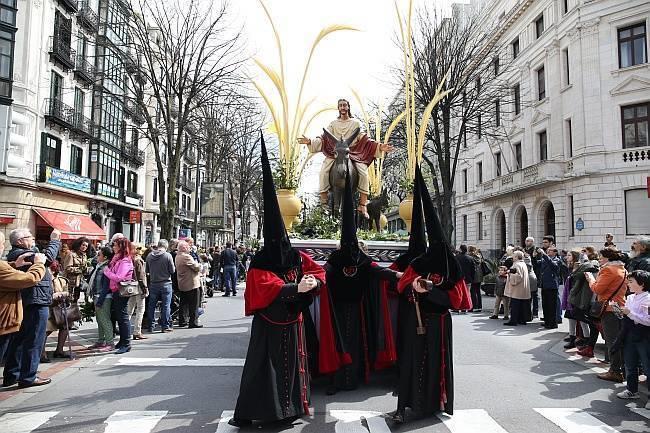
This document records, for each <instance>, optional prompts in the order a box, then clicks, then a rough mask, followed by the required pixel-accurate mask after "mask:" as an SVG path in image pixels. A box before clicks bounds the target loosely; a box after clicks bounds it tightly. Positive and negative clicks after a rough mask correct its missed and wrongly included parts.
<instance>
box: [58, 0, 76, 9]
mask: <svg viewBox="0 0 650 433" xmlns="http://www.w3.org/2000/svg"><path fill="white" fill-rule="evenodd" d="M59 3H61V6H63V7H64V8H65V10H67V11H68V12H77V7H78V6H77V0H59Z"/></svg>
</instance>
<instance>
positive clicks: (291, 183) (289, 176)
mask: <svg viewBox="0 0 650 433" xmlns="http://www.w3.org/2000/svg"><path fill="white" fill-rule="evenodd" d="M295 165H296V164H295V162H291V161H289V162H287V163H284V162H282V161H280V162H279V163H278V164H277V166H276V167H275V172H274V173H273V182H274V183H275V187H276V188H278V189H292V190H296V189H298V186H299V183H300V175H299V174H296V167H295Z"/></svg>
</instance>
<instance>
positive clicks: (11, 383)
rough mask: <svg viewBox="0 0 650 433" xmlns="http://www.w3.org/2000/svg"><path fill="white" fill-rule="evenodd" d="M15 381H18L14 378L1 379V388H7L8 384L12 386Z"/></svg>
mask: <svg viewBox="0 0 650 433" xmlns="http://www.w3.org/2000/svg"><path fill="white" fill-rule="evenodd" d="M17 383H18V381H17V380H16V379H11V380H7V379H4V380H3V381H2V387H3V388H9V387H10V386H14V385H15V384H17Z"/></svg>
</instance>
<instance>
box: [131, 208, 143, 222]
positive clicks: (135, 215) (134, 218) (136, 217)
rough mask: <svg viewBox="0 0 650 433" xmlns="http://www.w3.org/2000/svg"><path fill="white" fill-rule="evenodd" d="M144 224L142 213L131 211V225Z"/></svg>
mask: <svg viewBox="0 0 650 433" xmlns="http://www.w3.org/2000/svg"><path fill="white" fill-rule="evenodd" d="M141 222H142V212H140V211H139V210H132V211H129V223H131V224H140V223H141Z"/></svg>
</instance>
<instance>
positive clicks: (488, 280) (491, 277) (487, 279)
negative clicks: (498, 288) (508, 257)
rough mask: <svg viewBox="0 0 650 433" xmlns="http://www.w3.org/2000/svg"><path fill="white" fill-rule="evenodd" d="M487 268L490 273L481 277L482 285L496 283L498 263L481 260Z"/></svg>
mask: <svg viewBox="0 0 650 433" xmlns="http://www.w3.org/2000/svg"><path fill="white" fill-rule="evenodd" d="M483 260H484V261H485V264H486V265H487V267H488V268H490V273H489V274H487V275H484V276H483V283H485V284H493V283H495V282H496V281H497V272H498V270H499V262H498V261H497V260H491V259H483Z"/></svg>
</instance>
